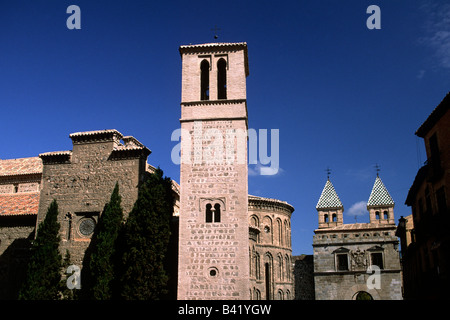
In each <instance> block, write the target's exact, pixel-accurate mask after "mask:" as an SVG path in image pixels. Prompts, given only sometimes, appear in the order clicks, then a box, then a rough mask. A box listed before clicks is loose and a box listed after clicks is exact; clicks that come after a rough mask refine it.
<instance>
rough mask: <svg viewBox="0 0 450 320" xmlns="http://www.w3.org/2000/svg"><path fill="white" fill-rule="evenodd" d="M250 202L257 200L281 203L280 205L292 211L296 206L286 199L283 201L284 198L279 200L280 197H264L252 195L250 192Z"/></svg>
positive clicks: (275, 203)
mask: <svg viewBox="0 0 450 320" xmlns="http://www.w3.org/2000/svg"><path fill="white" fill-rule="evenodd" d="M248 202H249V203H257V202H264V203H272V204H274V205H279V206H282V207H285V208H287V209H288V210H290V211H291V212H294V207H293V206H291V205H290V204H289V203H287V202H286V201H282V200H278V199H273V198H263V197H258V196H252V195H250V194H249V195H248Z"/></svg>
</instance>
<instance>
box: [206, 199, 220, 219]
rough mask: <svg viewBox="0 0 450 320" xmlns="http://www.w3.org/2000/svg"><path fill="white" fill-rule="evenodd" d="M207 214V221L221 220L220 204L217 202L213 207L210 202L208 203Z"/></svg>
mask: <svg viewBox="0 0 450 320" xmlns="http://www.w3.org/2000/svg"><path fill="white" fill-rule="evenodd" d="M205 216H206V219H205V221H206V222H207V223H211V222H220V204H218V203H216V204H215V205H214V207H213V206H212V205H211V204H210V203H208V204H207V205H206V211H205Z"/></svg>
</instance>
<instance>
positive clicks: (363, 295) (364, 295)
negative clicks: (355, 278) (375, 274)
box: [353, 291, 373, 300]
mask: <svg viewBox="0 0 450 320" xmlns="http://www.w3.org/2000/svg"><path fill="white" fill-rule="evenodd" d="M353 300H373V298H372V296H371V295H370V294H369V293H367V292H366V291H358V292H357V293H355V295H354V296H353Z"/></svg>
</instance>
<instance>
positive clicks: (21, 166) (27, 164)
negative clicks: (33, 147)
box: [0, 157, 42, 176]
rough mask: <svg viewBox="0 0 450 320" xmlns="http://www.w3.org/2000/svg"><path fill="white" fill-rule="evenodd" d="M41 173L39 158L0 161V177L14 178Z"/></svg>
mask: <svg viewBox="0 0 450 320" xmlns="http://www.w3.org/2000/svg"><path fill="white" fill-rule="evenodd" d="M39 173H42V160H41V159H40V158H39V157H32V158H21V159H9V160H0V176H15V175H24V174H39Z"/></svg>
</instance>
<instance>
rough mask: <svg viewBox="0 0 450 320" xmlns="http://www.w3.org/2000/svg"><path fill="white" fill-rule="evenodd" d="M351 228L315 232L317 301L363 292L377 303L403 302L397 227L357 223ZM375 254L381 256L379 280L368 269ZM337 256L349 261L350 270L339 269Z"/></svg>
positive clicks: (352, 297) (341, 298) (350, 296)
mask: <svg viewBox="0 0 450 320" xmlns="http://www.w3.org/2000/svg"><path fill="white" fill-rule="evenodd" d="M344 226H345V225H344ZM382 226H385V227H382ZM351 228H352V227H351V225H348V230H345V229H343V230H339V231H336V230H334V231H333V230H329V231H324V230H322V231H321V232H319V230H316V235H315V236H314V242H313V247H314V282H315V284H314V285H315V298H316V300H350V299H354V298H355V295H356V294H357V293H358V292H360V291H365V292H367V293H369V294H370V295H371V296H372V298H373V299H374V300H401V299H402V293H401V268H400V259H399V253H398V249H399V248H398V239H397V238H396V236H395V225H391V226H387V225H382V224H378V225H371V224H355V225H353V230H352V229H351ZM356 229H358V230H356ZM373 253H379V254H381V256H382V267H381V269H380V270H379V274H378V275H379V277H377V278H375V277H372V276H373V275H375V271H370V270H369V269H368V268H369V266H370V265H372V264H375V261H374V260H373V259H374V257H373V256H372V254H373ZM338 255H342V256H343V257H344V258H343V259H344V260H345V259H346V260H345V261H346V264H347V268H340V267H339V265H340V262H339V258H338ZM368 284H369V285H368Z"/></svg>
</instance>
